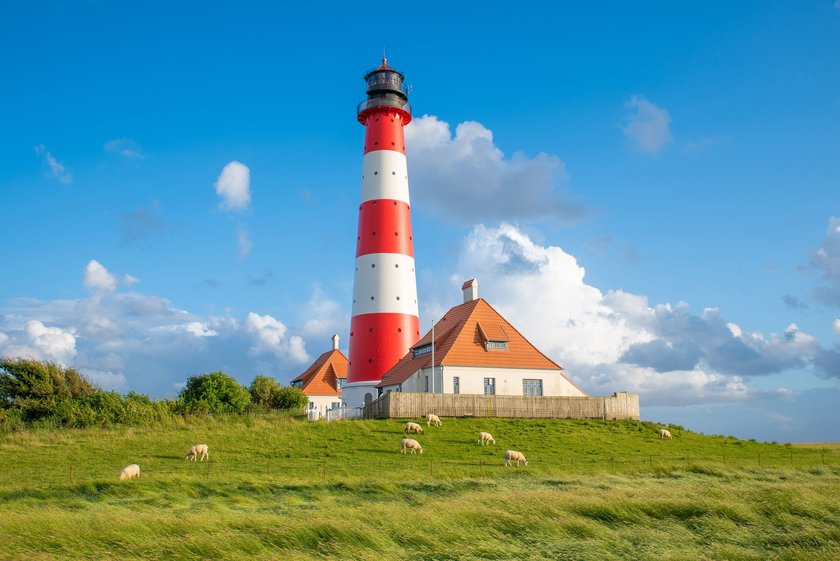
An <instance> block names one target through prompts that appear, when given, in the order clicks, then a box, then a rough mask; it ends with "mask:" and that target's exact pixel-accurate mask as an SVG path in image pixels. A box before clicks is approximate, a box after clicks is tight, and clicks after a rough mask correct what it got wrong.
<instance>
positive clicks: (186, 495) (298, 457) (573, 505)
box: [0, 414, 840, 560]
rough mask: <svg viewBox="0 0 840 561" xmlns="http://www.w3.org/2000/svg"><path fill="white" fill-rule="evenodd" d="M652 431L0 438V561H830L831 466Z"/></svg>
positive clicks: (243, 430)
mask: <svg viewBox="0 0 840 561" xmlns="http://www.w3.org/2000/svg"><path fill="white" fill-rule="evenodd" d="M656 428H658V425H653V424H649V423H638V422H609V423H605V422H600V421H556V420H506V419H481V420H464V419H444V426H443V427H440V428H439V429H435V428H434V427H433V428H429V429H427V432H426V434H425V435H420V436H418V437H417V438H418V440H420V441H421V443H422V444H423V446H424V448H425V453H424V454H423V455H414V456H412V455H401V454H399V452H398V449H399V439H400V438H401V437H402V425H401V423H400V422H398V421H352V422H351V421H341V422H334V423H324V422H318V423H308V422H302V421H298V420H295V419H292V418H289V417H288V416H280V415H276V414H275V415H256V416H246V417H230V418H219V417H216V418H191V419H185V420H183V421H181V422H178V423H176V424H172V425H169V426H165V427H155V428H134V429H123V430H118V429H112V430H103V429H100V430H94V429H85V430H59V431H46V430H34V431H23V432H20V433H15V434H9V435H5V436H2V437H0V513H2V514H0V559H7V558H8V559H140V558H142V559H195V558H202V559H213V558H216V559H277V558H279V557H282V558H284V559H322V558H341V559H524V558H528V559H575V560H579V559H606V560H611V559H756V560H758V559H762V560H763V559H769V558H774V559H808V560H811V559H840V530H838V528H839V527H840V503H838V501H837V500H836V499H835V497H836V496H838V491H840V449H837V448H831V449H828V450H827V451H822V450H821V449H819V448H794V447H788V446H779V445H772V444H765V443H755V442H744V441H739V440H736V439H734V438H731V437H717V436H703V435H698V434H696V433H691V432H689V431H685V430H682V429H680V428H672V429H671V430H672V432H673V433H674V440H673V441H662V440H659V439H658V437H657V436H656V435H655V433H654V430H655V429H656ZM479 430H489V431H490V432H492V433H493V434H494V435H495V436H496V439H497V442H498V445H497V446H495V447H493V446H485V447H481V446H478V445H477V444H476V441H475V437H476V434H477V432H478V431H479ZM199 442H201V443H205V442H206V443H207V444H209V445H210V458H211V461H210V462H209V463H198V462H186V461H184V460H183V457H182V455H183V454H184V453H185V452H186V450H187V448H189V446H190V445H192V444H196V443H199ZM506 448H514V449H518V450H520V451H522V452H524V453H525V455H526V456H527V457H528V459H529V466H528V467H527V468H505V467H504V466H503V461H502V454H503V452H504V450H505V449H506ZM759 454H760V455H761V458H762V460H761V462H762V465H760V466H759V460H758V457H759ZM724 459H726V463H724ZM134 462H136V463H139V464H140V465H141V468H142V470H143V476H142V478H141V479H140V480H132V481H128V482H122V483H121V482H119V481H117V474H118V472H119V469H120V468H121V467H123V466H124V465H126V464H128V463H134Z"/></svg>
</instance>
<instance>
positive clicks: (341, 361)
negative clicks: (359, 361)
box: [292, 335, 347, 418]
mask: <svg viewBox="0 0 840 561" xmlns="http://www.w3.org/2000/svg"><path fill="white" fill-rule="evenodd" d="M332 342H333V348H332V350H331V351H328V352H326V353H324V354H322V355H321V356H319V357H318V359H317V360H316V361H315V362H313V363H312V364H311V365H310V366H309V368H307V369H306V371H305V372H304V373H303V374H301V375H300V376H298V377H297V378H295V379H294V380H292V385H293V386H295V387H296V388H300V390H301V391H303V393H304V394H305V395H306V397H308V398H309V404H308V406H307V409H308V413H309V416H310V418H320V417H321V416H323V415H324V413H326V412H327V411H328V410H329V409H336V408H338V407H340V406H341V387H342V386H343V385H344V382H346V381H347V357H346V356H344V353H342V352H341V351H339V350H338V335H333V336H332Z"/></svg>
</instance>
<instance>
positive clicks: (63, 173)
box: [34, 144, 73, 185]
mask: <svg viewBox="0 0 840 561" xmlns="http://www.w3.org/2000/svg"><path fill="white" fill-rule="evenodd" d="M34 150H35V154H37V155H38V156H42V157H43V162H44V163H45V164H47V167H49V168H50V173H49V177H52V178H53V179H56V180H58V182H59V183H64V184H66V185H69V184H71V183H73V175H72V174H71V173H70V172H69V171H67V169H66V168H65V167H64V165H63V164H61V163H59V162H58V160H56V159H55V156H53V155H52V154H51V153H50V152H49V151H48V150H47V147H46V146H44V145H43V144H39V145H37V146H35V148H34Z"/></svg>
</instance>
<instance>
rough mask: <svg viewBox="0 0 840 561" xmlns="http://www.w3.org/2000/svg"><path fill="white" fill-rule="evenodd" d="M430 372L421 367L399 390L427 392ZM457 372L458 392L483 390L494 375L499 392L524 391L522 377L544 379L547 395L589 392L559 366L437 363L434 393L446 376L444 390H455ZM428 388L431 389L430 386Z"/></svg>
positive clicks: (519, 392)
mask: <svg viewBox="0 0 840 561" xmlns="http://www.w3.org/2000/svg"><path fill="white" fill-rule="evenodd" d="M430 373H431V369H430V368H424V369H423V370H422V371H421V370H418V371H417V372H415V373H414V374H412V376H411V377H410V378H409V379H408V380H406V381H405V382H403V383H402V384H401V386H402V388H401V389H400V391H403V392H425V391H426V376H428V375H429V374H430ZM456 376H457V377H458V378H460V392H459V393H462V394H483V393H484V378H495V379H496V395H523V387H522V381H523V380H542V382H543V395H545V396H549V395H552V396H584V395H586V394H584V393H583V392H582V391H580V390H579V389H578V388H576V387H575V386H574V384H572V383H571V382H569V380H567V379H566V378H565V376H563V375H562V374H560V372H559V371H557V370H545V369H539V368H487V367H472V366H438V367H437V369H436V372H435V393H441V378H443V392H442V393H453V381H452V379H453V378H454V377H456ZM430 386H431V381H430ZM383 390H384V391H388V390H391V391H397V386H387V387H385V388H383ZM429 390H430V391H431V387H430V388H429Z"/></svg>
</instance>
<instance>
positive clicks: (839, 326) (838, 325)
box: [833, 319, 840, 337]
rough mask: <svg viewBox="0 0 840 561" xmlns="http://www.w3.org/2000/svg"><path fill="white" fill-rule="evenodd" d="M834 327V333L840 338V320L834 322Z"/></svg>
mask: <svg viewBox="0 0 840 561" xmlns="http://www.w3.org/2000/svg"><path fill="white" fill-rule="evenodd" d="M833 327H834V333H835V335H837V336H838V337H840V319H836V320H834V325H833Z"/></svg>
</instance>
